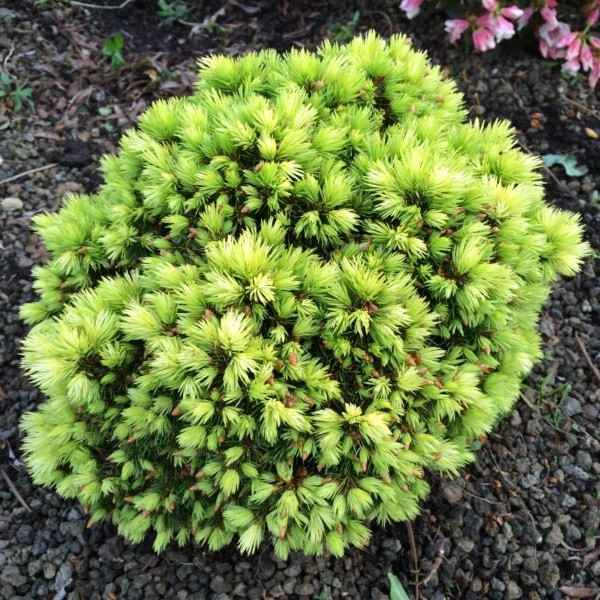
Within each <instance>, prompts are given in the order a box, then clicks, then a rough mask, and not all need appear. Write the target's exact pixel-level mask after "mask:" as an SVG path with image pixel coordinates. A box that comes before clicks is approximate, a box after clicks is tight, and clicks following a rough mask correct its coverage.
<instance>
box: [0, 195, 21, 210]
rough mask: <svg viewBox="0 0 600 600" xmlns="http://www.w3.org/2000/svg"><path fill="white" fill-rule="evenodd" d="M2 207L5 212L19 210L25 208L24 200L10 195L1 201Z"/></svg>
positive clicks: (0, 205) (0, 206)
mask: <svg viewBox="0 0 600 600" xmlns="http://www.w3.org/2000/svg"><path fill="white" fill-rule="evenodd" d="M0 208H2V210H3V211H4V212H17V211H19V210H23V200H21V199H20V198H15V197H13V196H8V197H7V198H3V199H2V200H1V201H0Z"/></svg>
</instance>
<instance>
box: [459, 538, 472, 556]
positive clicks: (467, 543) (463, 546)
mask: <svg viewBox="0 0 600 600" xmlns="http://www.w3.org/2000/svg"><path fill="white" fill-rule="evenodd" d="M456 545H457V546H458V548H459V549H460V550H462V551H463V552H466V553H467V554H468V553H469V552H471V550H473V548H474V547H475V542H474V541H473V540H472V539H471V538H468V537H460V538H458V540H456Z"/></svg>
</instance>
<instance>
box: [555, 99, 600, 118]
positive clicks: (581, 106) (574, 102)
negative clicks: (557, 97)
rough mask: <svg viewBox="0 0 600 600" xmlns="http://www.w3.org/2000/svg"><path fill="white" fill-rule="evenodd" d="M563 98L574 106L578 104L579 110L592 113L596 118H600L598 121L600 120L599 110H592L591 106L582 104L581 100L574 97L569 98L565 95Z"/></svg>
mask: <svg viewBox="0 0 600 600" xmlns="http://www.w3.org/2000/svg"><path fill="white" fill-rule="evenodd" d="M563 100H566V101H567V102H569V103H570V104H572V105H573V106H576V107H577V108H578V109H579V110H582V111H584V112H586V113H589V114H590V115H592V117H594V118H595V119H598V121H600V114H598V111H595V110H592V109H591V108H588V107H587V106H585V105H584V104H581V103H580V102H577V101H576V100H573V99H572V98H568V97H567V96H563Z"/></svg>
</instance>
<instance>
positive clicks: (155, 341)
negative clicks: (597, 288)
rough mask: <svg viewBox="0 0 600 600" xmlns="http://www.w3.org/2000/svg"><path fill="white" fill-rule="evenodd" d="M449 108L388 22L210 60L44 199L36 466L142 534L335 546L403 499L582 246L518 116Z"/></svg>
mask: <svg viewBox="0 0 600 600" xmlns="http://www.w3.org/2000/svg"><path fill="white" fill-rule="evenodd" d="M465 115H466V112H465V110H464V107H463V98H462V95H461V94H460V93H458V92H457V90H456V87H455V85H454V83H453V82H452V81H449V80H447V79H446V78H445V77H444V76H443V74H442V72H441V71H440V70H439V69H438V68H436V67H433V66H431V65H430V64H429V63H428V62H427V59H426V56H425V55H424V54H423V53H421V52H416V51H414V50H413V49H411V47H410V44H409V41H408V40H407V39H406V38H404V37H402V36H394V37H392V38H391V40H390V41H389V43H386V42H385V41H383V40H382V39H381V38H379V37H377V36H376V35H374V34H370V35H368V36H367V37H365V38H357V39H355V40H354V41H352V42H351V43H349V44H348V45H344V46H338V45H332V44H329V43H325V44H324V45H322V46H321V48H320V49H319V51H318V52H317V53H316V54H314V53H310V52H306V51H303V50H293V51H291V52H289V53H288V54H285V55H283V56H281V55H278V54H276V53H275V52H273V51H264V52H259V53H252V54H249V55H247V56H244V57H242V58H237V59H234V58H229V57H225V56H211V57H209V58H206V59H204V60H202V61H201V67H200V79H199V82H198V84H197V89H196V92H195V93H194V94H193V95H192V96H191V97H188V98H181V99H173V100H170V101H167V102H165V101H158V102H155V103H154V104H153V105H152V106H151V107H150V108H149V109H148V110H147V111H146V113H145V114H144V115H143V116H142V117H141V118H140V121H139V128H138V129H135V130H130V131H128V132H127V133H126V134H125V135H124V136H123V138H122V140H121V144H120V152H119V153H118V155H116V156H107V157H105V158H104V159H103V162H102V171H103V173H104V183H103V185H102V186H101V188H100V189H99V191H98V193H97V194H95V195H93V196H83V195H79V196H78V195H74V196H71V197H70V198H68V199H67V200H66V201H65V203H64V206H63V207H62V209H61V210H60V211H59V212H58V213H56V214H44V215H40V216H38V217H36V219H35V228H36V231H37V233H38V234H39V235H40V236H41V238H42V239H43V241H44V243H45V244H46V247H47V248H48V250H49V252H50V253H51V259H50V260H49V261H48V263H47V264H46V265H45V266H41V267H37V268H36V269H35V288H36V290H37V292H38V294H39V299H38V300H37V301H36V302H34V303H31V304H27V305H25V306H24V307H23V308H22V315H23V317H24V318H25V320H26V321H28V322H29V323H32V324H35V326H34V327H33V328H32V330H31V333H30V334H29V335H28V337H27V338H26V340H25V342H24V358H23V362H24V366H25V368H26V371H27V373H28V374H29V376H30V377H31V379H32V380H33V381H34V382H35V384H36V385H37V386H38V387H39V388H40V389H41V390H42V391H43V393H44V394H45V395H46V396H47V397H48V399H47V401H46V402H45V403H43V404H42V405H41V407H40V408H39V409H38V410H37V411H35V412H31V413H28V414H26V415H25V416H24V417H23V421H22V425H23V429H24V432H25V438H24V448H25V452H26V461H27V465H28V468H29V470H30V472H31V474H32V476H33V479H34V481H35V482H36V483H38V484H41V485H46V486H50V487H52V488H54V489H56V491H57V492H58V493H59V494H60V495H61V496H63V497H67V498H77V499H78V500H79V501H80V502H81V503H82V504H83V505H84V506H85V507H86V509H87V511H89V513H90V515H91V520H92V521H93V522H94V521H98V520H99V519H104V518H108V519H110V520H112V521H113V522H114V523H115V524H116V526H117V527H118V530H119V532H120V533H121V534H122V535H124V536H125V537H127V538H129V539H130V540H133V541H141V540H142V539H143V538H144V537H145V536H146V534H147V533H149V532H154V533H155V538H154V539H155V541H154V547H155V549H156V550H157V551H160V550H162V549H163V548H164V547H165V546H166V545H167V544H168V543H169V542H170V541H171V540H175V541H176V542H177V543H179V544H185V543H187V542H188V541H189V540H192V539H193V540H195V541H196V542H198V543H203V544H207V546H208V547H209V548H210V549H218V548H222V547H224V546H225V545H227V544H229V543H230V542H231V541H232V540H234V539H237V543H238V546H239V548H240V549H241V550H242V551H245V552H253V551H255V550H256V549H257V548H258V546H259V544H260V543H261V542H262V540H263V539H265V538H268V539H270V540H271V542H272V544H273V546H274V548H275V552H276V553H277V554H278V556H280V557H283V558H285V557H286V556H287V555H288V554H289V552H290V551H292V550H302V551H303V552H305V553H315V554H318V553H321V552H323V550H324V549H327V550H329V551H330V552H331V553H333V554H334V555H337V556H339V555H341V554H343V552H344V550H345V549H346V548H347V547H348V546H361V545H363V544H366V543H367V541H368V538H369V535H370V529H369V526H370V524H371V523H373V522H375V523H378V524H380V525H385V524H386V523H389V522H393V521H402V520H405V519H412V518H413V517H415V516H416V515H417V514H418V511H419V500H420V499H422V498H423V497H424V496H426V494H427V492H428V486H427V483H426V481H425V479H424V472H425V471H426V470H436V471H440V472H444V473H451V474H455V473H457V472H458V470H459V469H460V467H462V466H463V465H464V464H465V463H467V462H469V461H470V460H472V459H473V453H472V449H473V440H475V439H476V438H477V436H481V435H482V434H484V433H485V432H487V431H489V430H490V428H491V427H492V426H493V425H494V424H495V422H497V420H498V419H499V418H500V417H501V416H502V415H504V414H505V413H506V412H507V411H508V410H510V408H511V407H512V405H513V403H514V401H515V399H516V398H517V395H518V393H519V386H520V382H521V380H522V378H523V377H524V376H525V375H526V374H527V372H528V371H529V370H530V369H531V367H532V365H533V364H534V362H535V361H536V360H537V359H539V358H540V338H539V335H538V333H537V332H536V322H537V319H538V316H539V313H540V309H541V306H542V303H543V302H544V300H545V299H546V298H547V296H548V293H549V290H550V286H551V283H552V282H553V281H554V280H555V278H556V275H557V273H559V274H565V275H571V274H573V273H575V272H576V271H577V270H578V267H579V264H580V262H581V260H582V257H583V256H584V255H585V254H586V253H587V250H588V249H587V245H586V244H585V243H583V242H582V241H581V228H580V225H579V224H578V219H577V217H576V216H574V215H572V214H568V213H564V212H561V211H559V210H556V209H554V208H550V207H549V206H547V205H546V204H545V203H544V201H543V188H542V182H541V178H540V175H539V173H538V172H537V168H538V166H539V164H540V163H539V160H538V159H537V158H534V157H532V156H529V155H525V154H523V153H522V152H521V151H520V150H519V149H517V148H516V147H515V139H514V137H513V134H512V133H511V130H510V127H509V125H508V123H506V122H498V123H494V124H492V125H482V124H481V123H478V122H475V123H465Z"/></svg>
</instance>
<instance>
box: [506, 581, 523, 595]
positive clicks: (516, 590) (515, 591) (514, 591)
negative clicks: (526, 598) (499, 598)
mask: <svg viewBox="0 0 600 600" xmlns="http://www.w3.org/2000/svg"><path fill="white" fill-rule="evenodd" d="M522 596H523V590H522V589H521V588H520V587H519V586H518V585H517V583H516V582H515V581H512V580H511V581H509V582H508V585H507V586H506V597H507V598H508V600H516V599H517V598H521V597H522Z"/></svg>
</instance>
